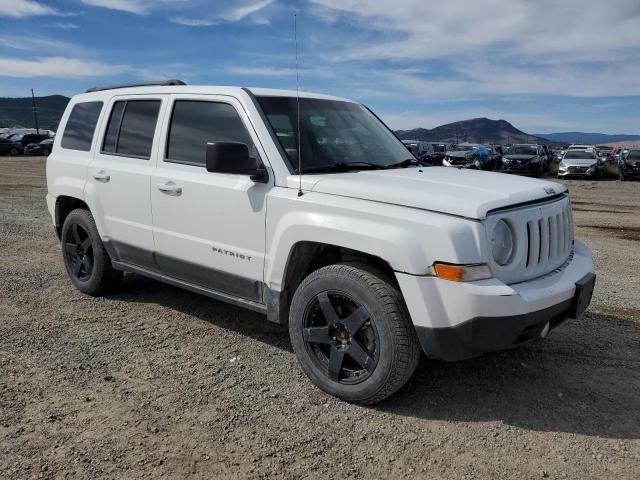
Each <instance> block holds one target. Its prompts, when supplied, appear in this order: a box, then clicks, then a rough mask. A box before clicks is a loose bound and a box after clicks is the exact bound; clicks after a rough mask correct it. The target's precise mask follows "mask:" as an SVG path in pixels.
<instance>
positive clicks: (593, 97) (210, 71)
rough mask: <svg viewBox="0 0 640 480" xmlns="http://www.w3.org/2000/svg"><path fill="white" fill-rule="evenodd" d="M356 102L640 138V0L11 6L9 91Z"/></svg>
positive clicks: (396, 112)
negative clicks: (290, 93)
mask: <svg viewBox="0 0 640 480" xmlns="http://www.w3.org/2000/svg"><path fill="white" fill-rule="evenodd" d="M294 11H297V12H298V37H299V53H300V62H299V63H300V81H301V88H302V89H304V90H310V91H317V92H324V93H331V94H335V95H339V96H345V97H349V98H354V99H356V100H359V101H361V102H363V103H366V104H367V105H368V106H370V107H371V108H373V109H374V110H375V111H376V112H378V113H379V114H380V116H381V117H382V118H383V119H384V120H385V121H386V122H387V123H389V124H390V125H391V126H392V127H394V128H413V127H426V128H431V127H435V126H437V125H440V124H443V123H448V122H452V121H456V120H463V119H467V118H473V117H480V116H486V117H489V118H494V119H498V118H504V119H505V120H508V121H510V122H512V123H513V124H514V125H515V126H516V127H518V128H521V129H523V130H525V131H528V132H530V133H534V132H535V133H547V132H553V131H573V130H579V131H598V132H604V133H629V134H640V113H639V112H640V2H639V1H638V0H562V1H559V0H447V1H436V0H431V1H426V0H393V1H389V0H228V1H221V0H209V1H206V0H57V1H52V0H37V1H36V0H0V96H27V95H28V94H29V88H31V87H33V88H35V89H36V92H37V94H39V95H48V94H53V93H61V94H65V95H73V94H75V93H78V92H81V91H84V90H86V88H88V87H91V86H94V85H101V84H110V83H114V82H126V81H136V80H148V79H166V78H180V79H183V80H185V81H186V82H187V83H192V84H218V85H243V86H264V87H278V88H295V69H294V66H295V62H294V47H293V12H294Z"/></svg>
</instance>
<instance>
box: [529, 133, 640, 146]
mask: <svg viewBox="0 0 640 480" xmlns="http://www.w3.org/2000/svg"><path fill="white" fill-rule="evenodd" d="M536 135H537V136H538V137H542V138H546V139H547V140H550V141H552V142H558V143H585V144H588V145H591V144H602V143H616V142H632V141H636V140H640V135H608V134H606V133H584V132H559V133H536Z"/></svg>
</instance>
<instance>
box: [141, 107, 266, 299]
mask: <svg viewBox="0 0 640 480" xmlns="http://www.w3.org/2000/svg"><path fill="white" fill-rule="evenodd" d="M170 103H171V105H170V107H169V109H168V110H167V115H166V117H167V119H166V121H165V127H164V130H165V131H166V134H165V135H164V136H165V137H166V139H165V141H164V145H163V146H162V151H161V153H160V155H161V158H159V159H158V162H157V169H156V171H155V172H154V175H153V179H152V185H151V201H152V211H153V227H154V237H155V244H156V261H157V263H158V266H159V267H160V270H161V272H162V273H163V274H166V275H169V276H171V277H173V278H176V279H179V280H183V281H186V282H189V283H192V284H196V285H199V286H203V287H205V288H208V289H210V290H215V291H218V292H223V293H227V294H231V295H233V296H235V297H242V298H244V299H248V300H251V301H255V302H262V300H263V297H262V282H263V268H264V256H265V214H266V195H267V193H268V192H269V190H270V188H271V186H272V185H273V178H270V180H269V184H264V183H256V182H253V181H252V180H251V179H250V178H249V176H248V175H233V174H224V173H211V172H208V171H207V170H206V168H205V159H206V145H207V143H208V142H241V143H245V144H247V145H248V146H249V151H250V152H251V155H252V156H254V157H256V158H261V159H263V160H264V159H265V158H266V157H265V154H264V151H263V150H262V149H261V147H260V145H259V142H258V140H257V136H256V134H255V132H254V131H253V128H252V126H251V124H250V122H249V119H248V117H247V115H246V113H245V112H244V110H243V108H242V105H241V104H240V103H239V102H238V101H237V100H236V99H234V98H232V97H228V96H215V95H172V96H171V100H170Z"/></svg>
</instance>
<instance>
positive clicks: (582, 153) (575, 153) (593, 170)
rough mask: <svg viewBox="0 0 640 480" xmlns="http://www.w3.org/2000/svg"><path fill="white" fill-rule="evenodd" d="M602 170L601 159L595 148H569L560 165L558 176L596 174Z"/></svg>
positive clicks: (587, 175)
mask: <svg viewBox="0 0 640 480" xmlns="http://www.w3.org/2000/svg"><path fill="white" fill-rule="evenodd" d="M599 170H600V160H598V157H597V155H596V152H595V150H592V149H589V150H580V149H574V150H567V151H566V152H565V154H564V156H563V157H562V160H561V161H560V164H559V165H558V177H559V178H562V177H567V176H582V177H589V176H596V175H598V173H599Z"/></svg>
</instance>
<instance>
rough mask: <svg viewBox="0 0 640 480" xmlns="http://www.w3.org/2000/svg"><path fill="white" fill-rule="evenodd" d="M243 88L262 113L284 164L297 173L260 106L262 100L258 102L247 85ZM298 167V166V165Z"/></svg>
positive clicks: (264, 122) (265, 124)
mask: <svg viewBox="0 0 640 480" xmlns="http://www.w3.org/2000/svg"><path fill="white" fill-rule="evenodd" d="M242 90H243V91H244V92H245V93H246V94H247V95H248V96H249V98H250V99H251V102H252V103H253V106H254V107H255V108H256V110H257V111H258V114H259V115H260V119H261V120H262V123H263V124H264V126H265V127H266V128H267V131H268V132H269V136H270V137H271V141H272V142H273V144H274V145H275V146H276V148H277V149H278V153H279V154H280V156H281V157H282V161H283V162H284V164H285V165H286V166H287V169H288V170H289V173H291V174H294V173H297V170H296V168H295V167H294V166H292V165H291V161H290V159H289V155H287V152H285V151H284V148H282V145H281V144H280V140H278V136H277V135H276V132H275V130H274V129H273V127H272V126H271V122H269V119H268V118H267V116H266V115H265V113H264V110H262V107H261V106H260V102H258V99H257V98H256V96H255V95H254V94H253V92H252V91H251V90H249V89H248V88H246V87H243V88H242ZM296 167H297V165H296Z"/></svg>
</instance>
